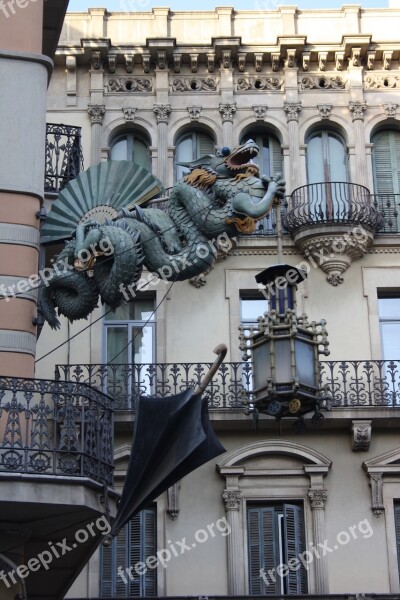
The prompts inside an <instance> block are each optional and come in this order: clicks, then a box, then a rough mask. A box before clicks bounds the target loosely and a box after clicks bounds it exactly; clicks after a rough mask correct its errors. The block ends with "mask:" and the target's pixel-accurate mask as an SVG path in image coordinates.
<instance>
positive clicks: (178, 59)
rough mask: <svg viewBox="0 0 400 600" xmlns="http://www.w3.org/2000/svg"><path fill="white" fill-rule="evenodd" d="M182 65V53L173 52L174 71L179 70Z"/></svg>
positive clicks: (178, 71) (177, 71)
mask: <svg viewBox="0 0 400 600" xmlns="http://www.w3.org/2000/svg"><path fill="white" fill-rule="evenodd" d="M181 66H182V54H174V71H175V73H180V72H181Z"/></svg>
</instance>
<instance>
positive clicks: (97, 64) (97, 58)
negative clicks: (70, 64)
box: [92, 50, 101, 71]
mask: <svg viewBox="0 0 400 600" xmlns="http://www.w3.org/2000/svg"><path fill="white" fill-rule="evenodd" d="M100 68H101V53H100V52H99V51H98V50H96V51H95V52H92V69H93V70H94V71H98V70H99V69H100Z"/></svg>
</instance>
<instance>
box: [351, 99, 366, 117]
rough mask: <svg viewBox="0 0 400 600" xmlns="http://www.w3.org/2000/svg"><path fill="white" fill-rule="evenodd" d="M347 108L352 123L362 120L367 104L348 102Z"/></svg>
mask: <svg viewBox="0 0 400 600" xmlns="http://www.w3.org/2000/svg"><path fill="white" fill-rule="evenodd" d="M349 108H350V112H351V115H352V118H353V121H357V120H360V121H363V120H364V113H365V111H366V110H367V104H366V103H365V102H349Z"/></svg>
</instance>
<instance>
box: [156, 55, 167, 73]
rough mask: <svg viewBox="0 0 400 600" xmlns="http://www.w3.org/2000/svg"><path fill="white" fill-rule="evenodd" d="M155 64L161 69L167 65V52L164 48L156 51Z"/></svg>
mask: <svg viewBox="0 0 400 600" xmlns="http://www.w3.org/2000/svg"><path fill="white" fill-rule="evenodd" d="M157 66H158V68H159V69H161V70H162V71H163V70H164V69H165V68H166V66H167V53H166V52H165V51H164V50H160V51H159V52H157Z"/></svg>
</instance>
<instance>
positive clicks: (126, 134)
mask: <svg viewBox="0 0 400 600" xmlns="http://www.w3.org/2000/svg"><path fill="white" fill-rule="evenodd" d="M124 138H126V140H127V156H132V154H133V156H134V142H135V139H137V140H138V141H139V142H141V143H142V144H143V145H144V146H145V147H146V149H147V159H148V160H147V166H146V167H143V168H145V169H147V170H148V171H149V172H150V173H151V172H152V164H151V163H152V161H151V152H150V144H149V141H148V140H147V139H146V138H145V137H144V136H143V135H140V133H139V134H138V133H137V132H136V131H133V130H125V131H121V132H120V133H118V135H116V136H115V137H113V139H112V140H111V142H110V150H109V160H118V159H113V158H111V155H112V151H113V147H114V146H115V145H116V144H118V142H121V141H122V140H123V139H124ZM125 160H127V161H128V162H132V163H135V160H132V161H131V160H130V159H129V158H126V159H125ZM135 164H139V163H135ZM139 166H143V165H139Z"/></svg>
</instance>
